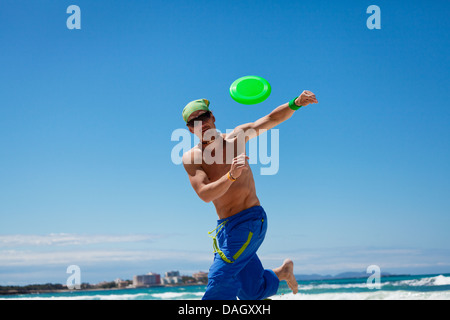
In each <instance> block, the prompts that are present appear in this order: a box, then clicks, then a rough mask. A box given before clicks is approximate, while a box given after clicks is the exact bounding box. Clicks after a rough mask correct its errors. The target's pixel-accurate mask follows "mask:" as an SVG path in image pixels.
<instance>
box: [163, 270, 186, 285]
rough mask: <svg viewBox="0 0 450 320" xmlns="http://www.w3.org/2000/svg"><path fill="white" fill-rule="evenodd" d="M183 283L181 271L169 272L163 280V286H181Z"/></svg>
mask: <svg viewBox="0 0 450 320" xmlns="http://www.w3.org/2000/svg"><path fill="white" fill-rule="evenodd" d="M181 282H182V278H181V276H180V272H179V271H169V272H166V273H165V277H164V278H163V279H162V283H163V284H179V283H181Z"/></svg>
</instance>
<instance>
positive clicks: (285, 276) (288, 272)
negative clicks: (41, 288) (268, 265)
mask: <svg viewBox="0 0 450 320" xmlns="http://www.w3.org/2000/svg"><path fill="white" fill-rule="evenodd" d="M273 272H275V274H276V275H277V277H278V279H279V280H280V281H283V280H286V282H287V284H288V286H289V288H290V289H291V290H292V292H293V293H294V294H296V293H297V292H298V283H297V280H295V276H294V263H293V262H292V260H291V259H286V260H284V262H283V265H282V266H281V267H278V268H276V269H273Z"/></svg>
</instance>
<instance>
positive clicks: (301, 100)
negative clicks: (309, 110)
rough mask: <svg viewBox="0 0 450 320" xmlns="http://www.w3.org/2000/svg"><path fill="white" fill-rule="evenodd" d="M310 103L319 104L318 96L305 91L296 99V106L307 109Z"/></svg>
mask: <svg viewBox="0 0 450 320" xmlns="http://www.w3.org/2000/svg"><path fill="white" fill-rule="evenodd" d="M310 103H318V101H317V99H316V95H315V94H314V93H312V92H311V91H308V90H305V91H303V92H302V94H301V95H300V96H299V97H298V98H297V99H295V104H296V105H298V106H302V107H305V106H307V105H308V104H310Z"/></svg>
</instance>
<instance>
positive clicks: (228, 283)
mask: <svg viewBox="0 0 450 320" xmlns="http://www.w3.org/2000/svg"><path fill="white" fill-rule="evenodd" d="M236 267H237V265H233V264H229V263H227V262H225V261H223V260H222V258H221V257H220V256H219V255H218V254H217V253H216V254H215V256H214V262H213V264H212V266H211V268H210V269H209V274H208V286H207V287H206V292H205V294H204V295H203V298H202V300H236V297H237V293H238V291H239V288H240V286H241V284H240V283H239V281H238V280H237V279H236V277H235V275H236V274H237V273H238V271H239V270H237V269H236Z"/></svg>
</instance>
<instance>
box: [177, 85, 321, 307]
mask: <svg viewBox="0 0 450 320" xmlns="http://www.w3.org/2000/svg"><path fill="white" fill-rule="evenodd" d="M311 103H317V99H316V97H315V95H314V94H313V93H312V92H310V91H303V92H302V94H301V95H300V96H298V97H297V98H295V99H292V100H291V101H290V102H289V103H285V104H282V105H281V106H279V107H277V108H276V109H274V110H273V111H272V112H270V113H269V114H268V115H266V116H264V117H262V118H260V119H258V120H256V121H255V122H251V123H245V124H242V125H240V126H237V127H236V128H235V129H234V130H233V131H232V132H231V133H229V134H219V133H218V132H217V131H216V126H215V120H216V119H215V117H214V115H213V114H212V112H211V111H210V110H209V101H208V100H206V99H199V100H195V101H192V102H190V103H189V104H187V105H186V107H185V108H184V109H183V114H182V115H183V119H184V121H186V125H187V127H188V128H189V131H190V132H191V133H194V134H195V135H197V136H198V138H199V139H200V143H199V144H198V145H197V146H195V147H194V148H192V149H191V150H189V151H188V152H186V153H185V154H184V155H183V165H184V168H185V169H186V172H187V174H188V176H189V181H190V183H191V185H192V187H193V188H194V190H195V192H196V193H197V195H198V196H199V197H200V199H202V200H203V201H205V202H211V201H212V202H213V204H214V206H215V208H216V211H217V215H218V217H219V220H218V223H217V228H216V229H215V230H214V231H213V232H211V233H210V234H213V236H211V238H213V246H214V250H215V255H214V262H213V264H212V266H211V268H210V270H209V275H208V286H207V288H206V292H205V295H204V296H203V299H204V300H235V299H236V297H238V298H239V299H241V300H244V299H245V300H258V299H265V298H267V297H269V296H272V295H274V294H276V292H277V290H278V286H279V282H280V281H282V280H285V281H286V282H287V284H288V286H289V288H290V289H291V290H292V291H293V293H294V294H296V293H297V292H298V283H297V281H296V279H295V277H294V264H293V262H292V261H291V260H290V259H286V260H285V261H284V262H283V264H282V265H281V266H280V267H278V268H276V269H273V270H268V269H267V270H264V268H263V266H262V264H261V262H260V260H259V258H258V256H257V254H256V252H257V250H258V248H259V246H260V245H261V244H262V242H263V240H264V237H265V234H266V230H267V216H266V213H265V211H264V209H263V208H262V206H261V204H260V201H259V199H258V197H257V196H256V189H255V181H254V179H253V174H252V171H251V169H250V166H249V164H248V161H247V159H249V158H248V157H247V156H246V154H245V144H246V143H247V142H248V140H250V139H252V138H254V137H256V136H258V135H260V134H261V133H263V132H265V131H266V130H269V129H272V128H273V127H275V126H277V125H278V124H280V123H282V122H283V121H286V120H287V119H289V118H290V117H291V116H292V115H293V114H294V112H295V110H297V109H298V108H300V106H303V107H304V106H307V105H308V104H311ZM206 151H208V152H206ZM236 155H237V156H236ZM212 158H213V159H214V160H215V161H211V159H212ZM218 160H219V161H218Z"/></svg>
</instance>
